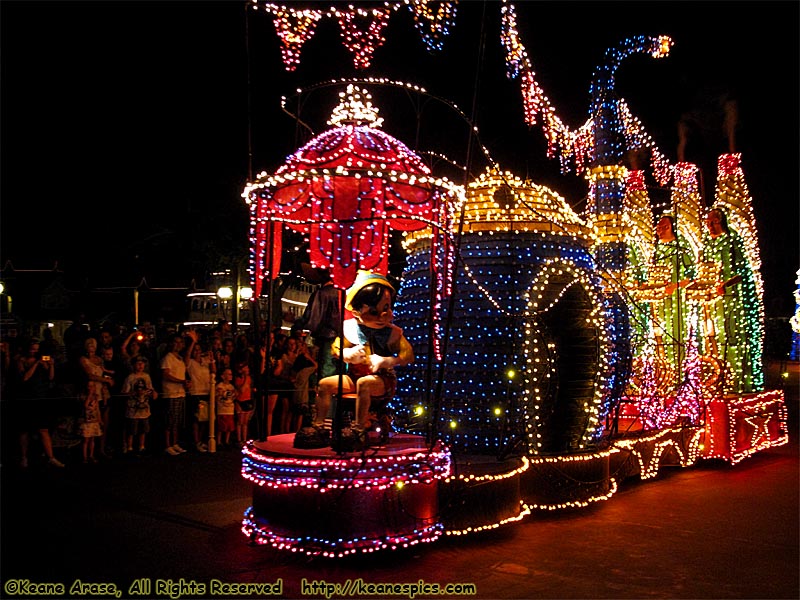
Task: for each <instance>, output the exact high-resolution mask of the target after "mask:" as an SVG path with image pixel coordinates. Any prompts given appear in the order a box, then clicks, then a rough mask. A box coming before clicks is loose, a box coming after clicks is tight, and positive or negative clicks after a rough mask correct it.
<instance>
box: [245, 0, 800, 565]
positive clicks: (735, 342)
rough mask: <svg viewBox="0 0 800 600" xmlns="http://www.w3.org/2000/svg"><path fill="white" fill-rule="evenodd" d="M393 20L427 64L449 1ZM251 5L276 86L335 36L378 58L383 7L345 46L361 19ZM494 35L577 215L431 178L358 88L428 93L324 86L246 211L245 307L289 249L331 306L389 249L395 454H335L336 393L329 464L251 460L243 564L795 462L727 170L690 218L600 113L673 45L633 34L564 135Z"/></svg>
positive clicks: (284, 448)
mask: <svg viewBox="0 0 800 600" xmlns="http://www.w3.org/2000/svg"><path fill="white" fill-rule="evenodd" d="M397 5H398V6H406V7H410V8H411V10H412V11H413V12H414V15H415V22H416V24H417V26H418V28H419V29H420V32H421V33H423V37H424V39H425V40H426V43H430V44H431V45H432V46H433V47H435V46H436V45H438V44H441V43H442V39H443V37H444V35H445V33H446V29H447V27H449V26H451V25H452V22H453V19H454V15H455V3H446V2H442V3H438V5H439V9H438V11H433V10H431V9H430V8H429V7H428V3H426V2H412V3H410V4H409V3H397ZM257 6H259V7H260V8H261V9H262V10H264V11H266V12H267V14H269V15H271V16H272V18H273V19H274V22H275V25H276V28H277V30H278V32H279V35H280V38H281V40H282V43H283V51H284V54H283V58H284V62H285V65H286V68H287V70H291V69H293V68H294V67H295V66H296V64H297V62H298V60H299V58H298V57H299V49H300V48H301V47H302V45H303V43H304V42H305V41H306V40H307V39H308V38H309V37H310V36H311V35H313V30H314V27H315V25H316V23H317V22H318V21H319V20H320V19H322V18H324V17H331V16H333V17H336V18H338V20H339V23H340V25H341V27H342V29H343V31H345V32H348V34H347V35H343V38H344V39H345V43H346V45H347V46H348V48H349V49H350V50H351V51H352V52H353V55H354V60H355V64H356V66H360V67H365V66H368V65H369V62H370V59H371V56H372V51H373V50H374V48H375V47H376V44H377V45H379V44H380V42H379V41H378V42H374V41H373V42H371V41H370V40H377V39H382V38H380V31H381V29H382V26H383V25H385V22H386V20H387V19H388V18H389V16H390V14H391V12H392V10H395V9H396V8H397V7H395V5H394V4H392V3H385V5H383V7H382V8H380V9H374V10H373V11H372V12H369V11H367V13H365V14H366V17H367V18H368V20H370V19H371V21H370V22H371V26H370V27H369V28H366V27H365V28H364V29H363V30H362V31H361V32H360V33H359V32H358V31H357V30H355V29H353V27H354V25H353V23H354V22H355V17H356V16H358V17H361V18H364V17H365V14H362V13H361V12H359V11H361V10H362V9H354V8H352V7H350V8H348V9H340V8H331V9H330V10H329V11H315V10H299V9H292V8H286V7H279V6H276V5H272V4H265V5H257ZM393 7H394V8H393ZM502 17H503V19H502V24H503V26H502V32H501V43H502V45H503V48H504V49H505V52H506V65H507V74H508V76H509V77H510V78H512V79H519V80H520V82H521V90H522V100H523V106H524V109H525V117H526V122H527V124H528V125H534V124H539V125H541V126H542V128H543V130H544V133H545V136H546V139H547V141H548V156H550V157H551V158H556V157H557V158H559V160H560V161H561V164H562V168H563V169H564V170H565V171H567V170H568V169H570V168H573V169H575V171H576V172H578V173H581V174H582V175H583V176H585V178H586V180H587V182H588V186H589V191H588V198H589V202H588V204H587V207H586V209H585V211H584V212H583V213H582V214H578V213H576V212H574V210H573V209H572V208H571V206H570V203H569V202H568V201H567V199H565V198H563V197H562V196H560V195H559V194H558V193H556V192H554V191H553V190H550V189H548V188H547V187H545V186H541V185H537V184H536V183H534V182H532V181H530V180H522V179H520V178H519V177H517V176H515V175H514V174H512V173H509V172H506V171H503V170H502V168H501V167H500V166H499V165H497V164H495V163H494V162H493V161H491V159H490V160H489V162H490V164H489V166H488V167H487V168H486V170H485V172H484V173H482V174H481V175H480V176H479V177H478V178H476V179H475V180H473V181H469V182H466V184H465V185H457V184H455V183H453V182H451V181H450V180H448V179H447V178H445V177H442V176H437V174H435V173H433V172H432V170H431V169H430V168H429V167H428V166H426V165H425V164H424V162H423V161H422V159H421V158H420V156H419V155H417V154H416V153H415V152H413V151H411V150H410V149H409V148H408V147H407V146H406V145H405V144H404V143H403V142H402V141H400V140H397V139H395V138H394V137H392V136H390V135H388V134H387V133H386V132H384V131H383V130H382V128H381V127H382V120H381V119H380V118H379V117H378V113H379V108H378V107H376V106H373V105H372V100H371V96H370V93H369V91H368V88H369V87H370V86H371V85H372V86H377V85H380V86H397V87H401V88H402V89H404V90H405V91H408V90H413V91H414V93H419V94H425V93H426V92H425V90H424V89H422V88H420V87H417V86H412V85H409V84H401V83H397V82H391V81H387V80H376V79H356V80H340V81H331V82H328V83H327V84H326V85H327V86H328V87H330V88H332V89H336V90H337V91H338V92H339V104H338V105H337V106H335V108H334V109H333V113H332V116H331V118H330V120H329V121H328V124H329V125H330V129H328V130H327V131H325V132H323V133H322V134H320V135H318V136H316V137H314V138H313V139H312V140H311V141H310V142H308V143H307V144H305V145H304V146H303V147H301V148H300V149H298V150H297V151H296V152H295V153H294V154H292V155H291V156H290V157H289V158H288V159H287V160H286V162H285V163H284V164H283V165H282V166H280V167H279V168H278V169H277V170H276V171H275V172H274V173H273V174H269V173H267V172H263V173H260V174H259V175H258V176H257V177H256V178H255V179H254V181H252V182H250V183H248V184H247V186H246V188H245V190H244V192H243V194H242V196H243V198H244V199H245V201H246V202H247V204H248V206H249V209H250V214H251V250H252V251H251V264H250V272H251V276H252V285H253V288H254V290H255V291H256V295H257V296H261V295H269V293H270V287H271V281H273V280H274V279H275V278H276V277H277V274H278V272H279V268H280V258H281V252H282V251H281V240H282V232H283V231H284V229H289V230H293V231H295V232H298V233H300V234H301V235H302V236H304V239H305V240H306V241H307V243H308V247H309V260H310V262H311V264H312V265H313V266H314V267H315V268H318V269H325V270H327V271H328V272H329V273H330V276H331V279H332V281H333V284H334V286H335V287H336V288H337V289H338V290H339V292H340V303H341V305H343V304H344V303H343V302H342V301H343V300H344V297H345V296H344V295H345V292H346V290H347V289H348V288H349V287H350V286H351V285H353V282H354V281H355V280H356V277H357V274H358V272H359V271H363V270H366V271H371V272H374V273H380V274H386V273H387V258H388V253H389V241H388V240H389V237H390V235H391V232H393V231H401V232H404V233H403V235H404V244H403V246H404V249H405V251H406V253H407V261H406V267H405V269H404V271H403V274H402V277H401V278H400V286H399V290H398V293H397V298H396V302H395V306H394V309H395V322H396V323H397V324H399V325H400V326H401V327H402V328H403V330H404V333H405V335H406V337H407V338H408V340H409V341H410V343H411V345H412V346H413V349H414V354H415V355H416V361H415V362H414V363H413V364H411V365H408V366H405V367H403V368H402V369H399V370H398V372H397V376H398V385H397V391H396V393H395V394H394V396H393V397H392V398H391V400H390V403H389V405H390V407H391V411H392V413H393V415H394V423H393V432H392V433H391V435H389V437H388V439H384V440H382V441H380V442H375V441H374V439H373V441H372V442H370V438H369V437H366V438H364V439H363V440H362V443H361V444H359V445H358V446H357V447H346V446H344V445H342V444H341V443H337V441H336V440H337V439H338V438H337V436H338V435H339V434H340V432H341V430H342V429H343V428H345V427H348V426H349V423H344V422H343V421H342V415H343V414H345V413H346V412H347V411H348V410H352V407H349V406H348V401H349V400H352V399H349V398H348V397H347V395H346V394H340V395H339V396H340V397H339V398H338V399H337V402H336V417H335V418H334V420H333V431H332V432H331V437H330V438H329V439H330V443H326V444H324V445H319V446H317V447H309V446H308V445H304V444H298V443H297V442H298V435H299V434H298V435H295V434H284V435H264V436H261V439H256V440H251V441H250V442H248V443H247V444H246V446H245V448H244V450H243V459H242V475H243V477H245V478H246V479H247V480H249V481H251V482H252V484H253V505H252V506H251V507H250V508H249V509H248V511H247V513H246V514H245V517H244V521H243V526H242V530H243V532H244V533H245V535H246V536H247V537H248V538H249V539H250V540H251V541H253V542H254V543H259V544H269V545H271V546H273V547H275V548H279V549H283V550H287V551H291V552H300V553H304V554H308V555H311V556H317V555H321V556H326V557H341V556H346V555H350V554H354V553H363V552H374V551H379V550H386V549H398V548H403V547H409V546H413V545H416V544H420V543H425V542H432V541H435V540H437V539H439V538H441V537H442V536H445V535H447V536H460V535H466V534H470V533H474V532H478V531H481V530H485V529H489V528H495V527H499V526H501V525H505V524H509V523H513V522H516V521H519V520H521V519H523V518H525V517H526V516H527V515H529V514H531V513H532V512H534V511H549V510H559V509H564V508H567V507H572V508H574V507H584V506H588V505H590V504H592V503H595V502H598V501H601V500H606V499H608V498H610V497H612V496H613V494H614V493H615V492H616V490H617V489H618V487H619V486H620V485H622V484H623V483H624V481H625V480H626V479H629V478H640V479H647V478H652V477H655V476H657V475H658V474H659V473H660V472H661V471H662V469H664V468H668V467H673V466H681V467H688V466H691V465H694V464H696V463H697V462H698V461H700V460H704V459H721V460H723V461H727V462H728V463H730V464H735V463H737V462H739V461H741V460H742V459H744V458H746V457H747V456H750V455H752V454H753V453H756V452H759V451H761V450H764V449H766V448H770V447H774V446H778V445H782V444H785V443H787V442H788V433H787V428H786V408H785V404H784V399H783V393H782V392H781V391H778V390H765V389H764V376H763V367H762V365H761V354H762V347H761V343H762V342H761V340H762V338H763V319H764V315H763V286H762V283H761V280H760V274H759V268H760V259H759V255H758V243H757V235H756V228H755V222H754V218H753V213H752V201H753V200H752V199H751V197H750V194H749V191H748V188H747V185H746V183H745V180H744V173H743V169H742V158H741V156H740V155H739V154H737V153H735V152H733V151H731V152H730V153H728V154H725V155H723V156H721V157H719V161H718V173H717V185H716V194H715V199H714V202H713V203H712V204H711V205H710V206H705V205H704V203H703V200H702V198H701V195H700V193H699V191H698V183H697V176H696V174H697V169H696V167H695V166H694V165H692V164H691V163H688V162H685V161H679V162H677V163H675V164H671V163H670V162H669V160H668V159H667V158H666V157H665V156H664V154H662V153H661V152H660V151H659V150H658V149H657V147H656V145H655V143H654V141H653V140H652V139H651V138H650V136H649V135H648V134H647V132H646V131H645V128H644V126H643V125H642V123H641V122H640V121H639V120H638V119H637V118H636V117H635V116H634V115H633V114H632V113H631V111H630V109H629V107H628V106H627V104H626V103H625V102H624V100H622V99H621V98H618V97H617V95H616V92H615V85H614V77H615V73H616V71H617V69H618V68H619V66H620V64H621V63H622V62H623V61H624V59H625V58H626V57H628V56H630V55H631V54H634V53H645V54H649V55H651V56H652V57H654V58H661V57H663V56H666V55H667V54H668V52H669V49H670V46H671V44H672V41H671V40H670V39H669V38H666V37H663V36H662V37H644V36H643V37H637V38H631V39H627V40H624V41H623V42H622V43H621V44H620V45H619V46H618V47H616V48H611V49H609V50H608V51H607V52H606V55H605V57H604V59H603V61H602V63H601V64H600V65H599V66H598V67H597V69H596V71H595V75H594V79H593V81H592V85H591V96H592V101H591V106H590V110H589V119H588V120H587V121H586V123H585V124H584V125H583V126H581V127H580V128H578V129H577V130H574V131H573V130H570V129H569V128H568V127H567V126H565V125H564V124H563V122H562V121H561V119H560V118H559V117H558V116H557V114H556V111H555V109H554V108H553V107H552V106H551V104H550V102H549V100H548V99H547V97H546V96H545V95H544V93H543V91H542V88H541V86H540V85H539V84H538V83H537V81H536V78H535V75H534V73H533V70H532V68H531V65H530V61H529V59H528V57H527V54H526V51H525V48H524V46H523V45H522V42H521V40H520V39H519V36H518V33H517V31H516V15H515V13H514V7H513V5H511V4H509V3H505V2H504V3H502ZM289 33H291V34H292V35H289ZM320 110H322V107H320ZM328 110H329V108H328ZM631 150H639V151H645V152H646V153H648V154H649V157H650V162H651V164H652V176H653V177H654V178H655V179H656V180H657V181H658V182H659V184H660V185H662V186H665V187H667V186H669V188H670V189H671V198H670V202H669V206H666V207H663V206H662V207H658V208H660V212H659V213H656V212H655V211H654V203H653V202H652V201H651V199H650V198H649V196H648V191H647V186H645V184H644V181H645V177H646V176H647V173H646V172H645V171H644V170H643V169H634V168H629V167H628V166H625V164H624V163H625V161H624V157H625V154H626V152H628V151H631ZM484 154H485V155H486V156H487V157H489V153H488V151H486V149H484ZM709 209H716V212H715V211H711V212H709ZM712 212H713V214H715V215H717V220H716V221H715V223H716V225H714V224H712V223H710V222H709V221H713V219H711V217H710V215H711V214H712ZM719 215H722V220H723V221H726V222H722V223H720V222H719V221H720V219H719V218H718V216H719ZM665 217H668V218H669V222H670V223H672V224H673V229H672V235H670V234H665V235H664V239H663V240H662V239H661V237H662V232H661V231H659V234H658V235H656V233H655V219H657V218H658V219H662V218H665ZM715 227H717V229H715ZM668 238H669V239H668ZM679 256H680V257H681V260H680V261H679V260H678V259H677V258H676V257H679ZM684 256H685V258H686V263H685V264H684V262H683V257H684ZM679 262H680V265H679V264H678V263H679ZM341 318H342V320H343V321H344V319H345V314H344V310H343V311H342V315H341ZM306 425H308V423H307V424H306Z"/></svg>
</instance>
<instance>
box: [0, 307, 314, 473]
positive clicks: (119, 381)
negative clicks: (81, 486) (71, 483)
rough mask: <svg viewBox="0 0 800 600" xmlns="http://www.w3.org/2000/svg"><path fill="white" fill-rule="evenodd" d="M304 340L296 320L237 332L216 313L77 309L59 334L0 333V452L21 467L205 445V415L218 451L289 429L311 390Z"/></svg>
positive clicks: (309, 399) (169, 451)
mask: <svg viewBox="0 0 800 600" xmlns="http://www.w3.org/2000/svg"><path fill="white" fill-rule="evenodd" d="M267 337H268V338H269V342H267V340H266V338H267ZM308 342H309V340H307V339H306V338H305V336H304V334H303V332H302V331H301V330H299V329H295V330H293V331H292V332H291V333H284V332H282V331H281V330H280V329H278V328H276V329H275V330H273V331H272V332H270V334H269V335H268V336H267V331H266V325H265V324H263V323H262V325H261V327H260V328H259V330H256V329H255V328H250V329H248V330H246V331H237V332H234V331H232V330H231V326H230V324H229V323H226V322H223V321H220V322H219V323H218V324H217V325H216V326H215V327H208V328H193V327H187V326H175V327H170V326H158V327H157V326H154V325H152V324H149V323H143V324H142V325H141V326H139V327H126V326H120V325H105V326H97V325H91V324H86V323H85V319H83V318H78V319H76V320H75V321H74V322H73V324H72V325H70V326H69V327H68V328H67V329H66V330H65V331H64V334H63V339H60V340H59V339H56V337H55V336H54V335H53V332H52V330H50V329H47V328H45V329H43V331H42V332H41V335H40V337H38V338H28V339H19V340H16V339H15V340H7V341H4V342H3V343H2V348H0V352H1V353H2V354H1V356H0V359H1V360H2V364H1V365H0V367H2V374H1V376H0V383H1V384H2V390H0V391H1V393H2V395H1V396H0V399H1V400H2V402H0V406H2V409H3V413H2V423H3V433H4V438H5V439H6V440H9V439H13V441H14V443H13V444H5V445H4V450H3V451H4V453H8V452H13V453H14V455H15V456H14V458H15V460H16V462H17V464H19V465H20V467H22V468H26V467H28V465H29V464H30V463H31V462H33V461H36V462H44V463H45V464H47V465H49V466H50V467H53V468H62V467H64V466H65V465H67V466H69V465H70V464H71V463H84V464H93V463H96V462H98V461H105V460H112V459H113V460H117V459H125V460H130V459H138V458H140V457H145V456H151V455H153V454H156V453H161V454H167V455H170V456H178V455H180V454H183V453H184V452H187V451H191V452H200V453H204V452H207V451H208V447H209V444H210V442H211V441H212V440H210V438H209V435H210V432H211V430H212V427H210V422H209V419H210V417H211V415H213V418H214V422H213V425H214V427H213V430H214V433H215V438H214V442H215V443H216V448H217V449H219V450H225V449H228V448H231V449H235V448H238V447H240V446H241V445H242V444H244V443H245V442H246V441H247V440H248V439H253V438H263V437H264V436H268V435H276V434H280V433H293V432H296V431H297V429H298V428H299V427H300V422H301V420H300V418H301V415H302V414H303V413H304V412H305V411H308V410H310V405H312V404H313V398H314V389H315V387H314V375H315V370H316V362H315V361H314V358H313V354H314V348H313V347H312V346H309V345H308ZM267 346H269V349H267ZM300 357H302V358H300ZM276 365H280V366H281V370H280V371H279V374H276V370H275V367H276ZM295 365H296V367H295ZM212 386H213V387H214V390H213V391H214V392H216V393H215V394H214V403H213V407H212V406H210V403H211V395H212V389H211V388H212ZM278 400H280V402H279V401H278ZM259 403H263V406H264V409H265V410H258V407H259ZM273 416H274V417H275V418H274V419H273ZM39 459H41V460H39Z"/></svg>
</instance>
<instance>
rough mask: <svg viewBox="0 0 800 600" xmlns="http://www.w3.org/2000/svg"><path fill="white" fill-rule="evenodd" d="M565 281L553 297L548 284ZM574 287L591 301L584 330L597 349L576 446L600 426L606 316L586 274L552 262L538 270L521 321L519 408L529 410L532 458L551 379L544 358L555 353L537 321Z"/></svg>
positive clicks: (581, 445)
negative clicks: (585, 423) (592, 333)
mask: <svg viewBox="0 0 800 600" xmlns="http://www.w3.org/2000/svg"><path fill="white" fill-rule="evenodd" d="M565 275H566V276H567V277H569V282H568V283H566V285H564V286H563V287H561V288H560V290H559V291H558V292H557V293H555V292H554V289H558V287H557V286H554V289H551V287H550V280H551V279H552V278H554V277H559V278H563V276H565ZM574 285H580V286H581V287H582V288H583V289H584V290H585V292H586V293H587V294H588V295H589V297H590V298H592V302H591V304H592V309H591V311H590V312H589V314H588V315H587V317H586V323H587V326H588V327H590V328H593V329H594V330H595V331H596V332H597V336H598V343H599V344H600V349H599V352H598V365H597V371H596V372H595V373H594V375H593V377H592V381H593V387H594V390H593V394H592V399H591V402H588V403H584V406H583V407H582V408H583V411H584V413H585V415H586V417H587V420H588V422H589V426H588V427H587V429H586V431H585V432H584V433H583V436H582V437H581V440H580V442H579V444H578V448H579V449H584V448H586V447H587V445H588V444H589V441H590V438H591V437H592V436H593V434H594V433H595V432H596V430H597V427H598V426H599V424H600V421H599V418H598V412H599V409H600V407H601V406H602V402H603V398H604V397H605V396H606V395H607V394H608V393H609V390H608V380H607V377H608V376H607V374H608V373H609V372H610V365H609V363H608V361H609V356H610V355H611V353H610V347H611V342H610V339H609V334H608V331H607V330H606V314H605V312H604V310H603V306H604V303H603V301H602V293H601V290H600V288H599V286H598V284H597V283H596V282H595V281H593V280H592V279H591V276H590V273H588V272H587V271H586V270H585V269H582V268H580V267H579V266H577V265H575V264H573V263H571V262H568V261H562V260H552V261H549V262H546V263H544V264H543V265H542V270H541V272H540V273H539V275H538V277H537V278H536V280H534V282H533V284H532V285H531V287H530V291H529V292H528V294H527V295H526V297H527V299H528V310H527V313H528V318H526V319H525V343H524V356H525V361H526V364H527V365H528V368H527V370H526V379H525V385H524V386H523V391H522V395H523V400H522V405H523V406H533V407H534V411H533V414H532V413H531V411H527V412H526V414H525V415H524V418H525V420H526V424H525V425H526V430H527V433H528V447H529V449H530V451H531V452H532V453H533V454H538V453H539V451H541V450H542V434H541V432H540V431H539V429H540V427H542V426H543V424H542V423H541V422H540V421H541V419H540V416H539V414H538V411H539V410H540V407H541V406H542V402H543V400H544V398H543V397H542V395H541V394H542V390H543V389H547V388H548V385H546V383H547V380H549V379H551V378H552V377H553V372H552V368H553V367H552V362H551V361H549V360H548V359H547V358H545V357H544V355H545V354H548V355H549V354H551V353H552V352H553V351H554V350H557V348H555V347H554V346H553V345H552V343H550V342H546V341H545V340H544V339H543V338H542V337H541V335H540V328H539V326H538V320H539V319H540V318H541V317H542V316H543V315H544V314H545V313H547V312H548V311H549V310H550V309H551V308H553V307H554V306H555V305H556V304H557V303H558V302H559V300H560V299H561V298H562V297H563V295H564V294H565V293H566V292H567V290H569V289H570V288H571V287H572V286H574Z"/></svg>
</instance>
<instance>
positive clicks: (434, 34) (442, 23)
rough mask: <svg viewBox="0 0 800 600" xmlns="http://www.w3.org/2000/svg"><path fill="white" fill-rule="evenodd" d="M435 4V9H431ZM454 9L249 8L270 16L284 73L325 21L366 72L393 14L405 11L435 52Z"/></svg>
mask: <svg viewBox="0 0 800 600" xmlns="http://www.w3.org/2000/svg"><path fill="white" fill-rule="evenodd" d="M434 4H435V5H436V6H435V8H434V7H433V6H432V5H434ZM456 5H457V2H429V1H428V0H396V1H393V2H383V3H381V5H380V6H376V7H372V8H362V7H356V6H353V5H348V6H347V7H346V8H340V7H339V6H337V5H333V6H331V7H330V8H328V9H327V10H311V9H295V8H293V7H291V6H285V5H279V4H274V3H272V2H263V1H260V0H252V3H251V4H250V7H251V8H252V9H253V10H256V11H258V10H261V11H263V12H265V13H267V14H270V15H272V20H273V23H274V24H275V30H276V32H277V34H278V37H279V38H280V40H281V55H282V58H283V63H284V66H285V67H286V70H287V71H294V70H296V69H297V66H298V64H299V63H300V52H301V50H302V48H303V46H304V45H305V43H306V42H307V41H308V40H310V39H311V38H312V37H313V36H314V34H315V33H316V28H317V25H318V24H319V22H320V21H321V20H322V19H324V18H331V19H335V20H336V21H337V22H338V23H339V30H340V33H341V37H342V43H343V44H344V46H345V47H346V48H347V49H348V50H349V51H350V53H351V54H352V55H353V63H354V65H355V68H356V69H366V68H368V67H369V66H370V64H371V62H372V57H373V55H374V53H375V50H376V49H378V48H380V47H381V46H382V45H383V43H384V42H385V41H386V38H385V37H384V36H383V31H384V30H385V28H386V26H387V25H388V23H389V19H390V18H391V16H392V14H393V13H394V12H395V11H397V10H398V9H400V8H401V7H404V6H405V7H407V8H408V9H409V10H410V11H411V13H412V16H413V19H414V25H415V27H416V29H417V31H418V32H419V33H420V36H421V38H422V41H423V43H424V44H425V46H426V47H427V49H428V50H429V51H435V50H441V49H442V47H443V45H444V38H445V37H446V36H447V35H448V34H449V33H450V30H451V29H452V28H453V26H454V24H455V17H456Z"/></svg>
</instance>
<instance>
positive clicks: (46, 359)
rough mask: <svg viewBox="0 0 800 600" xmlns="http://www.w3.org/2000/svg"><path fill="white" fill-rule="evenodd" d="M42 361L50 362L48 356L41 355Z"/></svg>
mask: <svg viewBox="0 0 800 600" xmlns="http://www.w3.org/2000/svg"><path fill="white" fill-rule="evenodd" d="M42 362H50V357H49V356H43V357H42Z"/></svg>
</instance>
